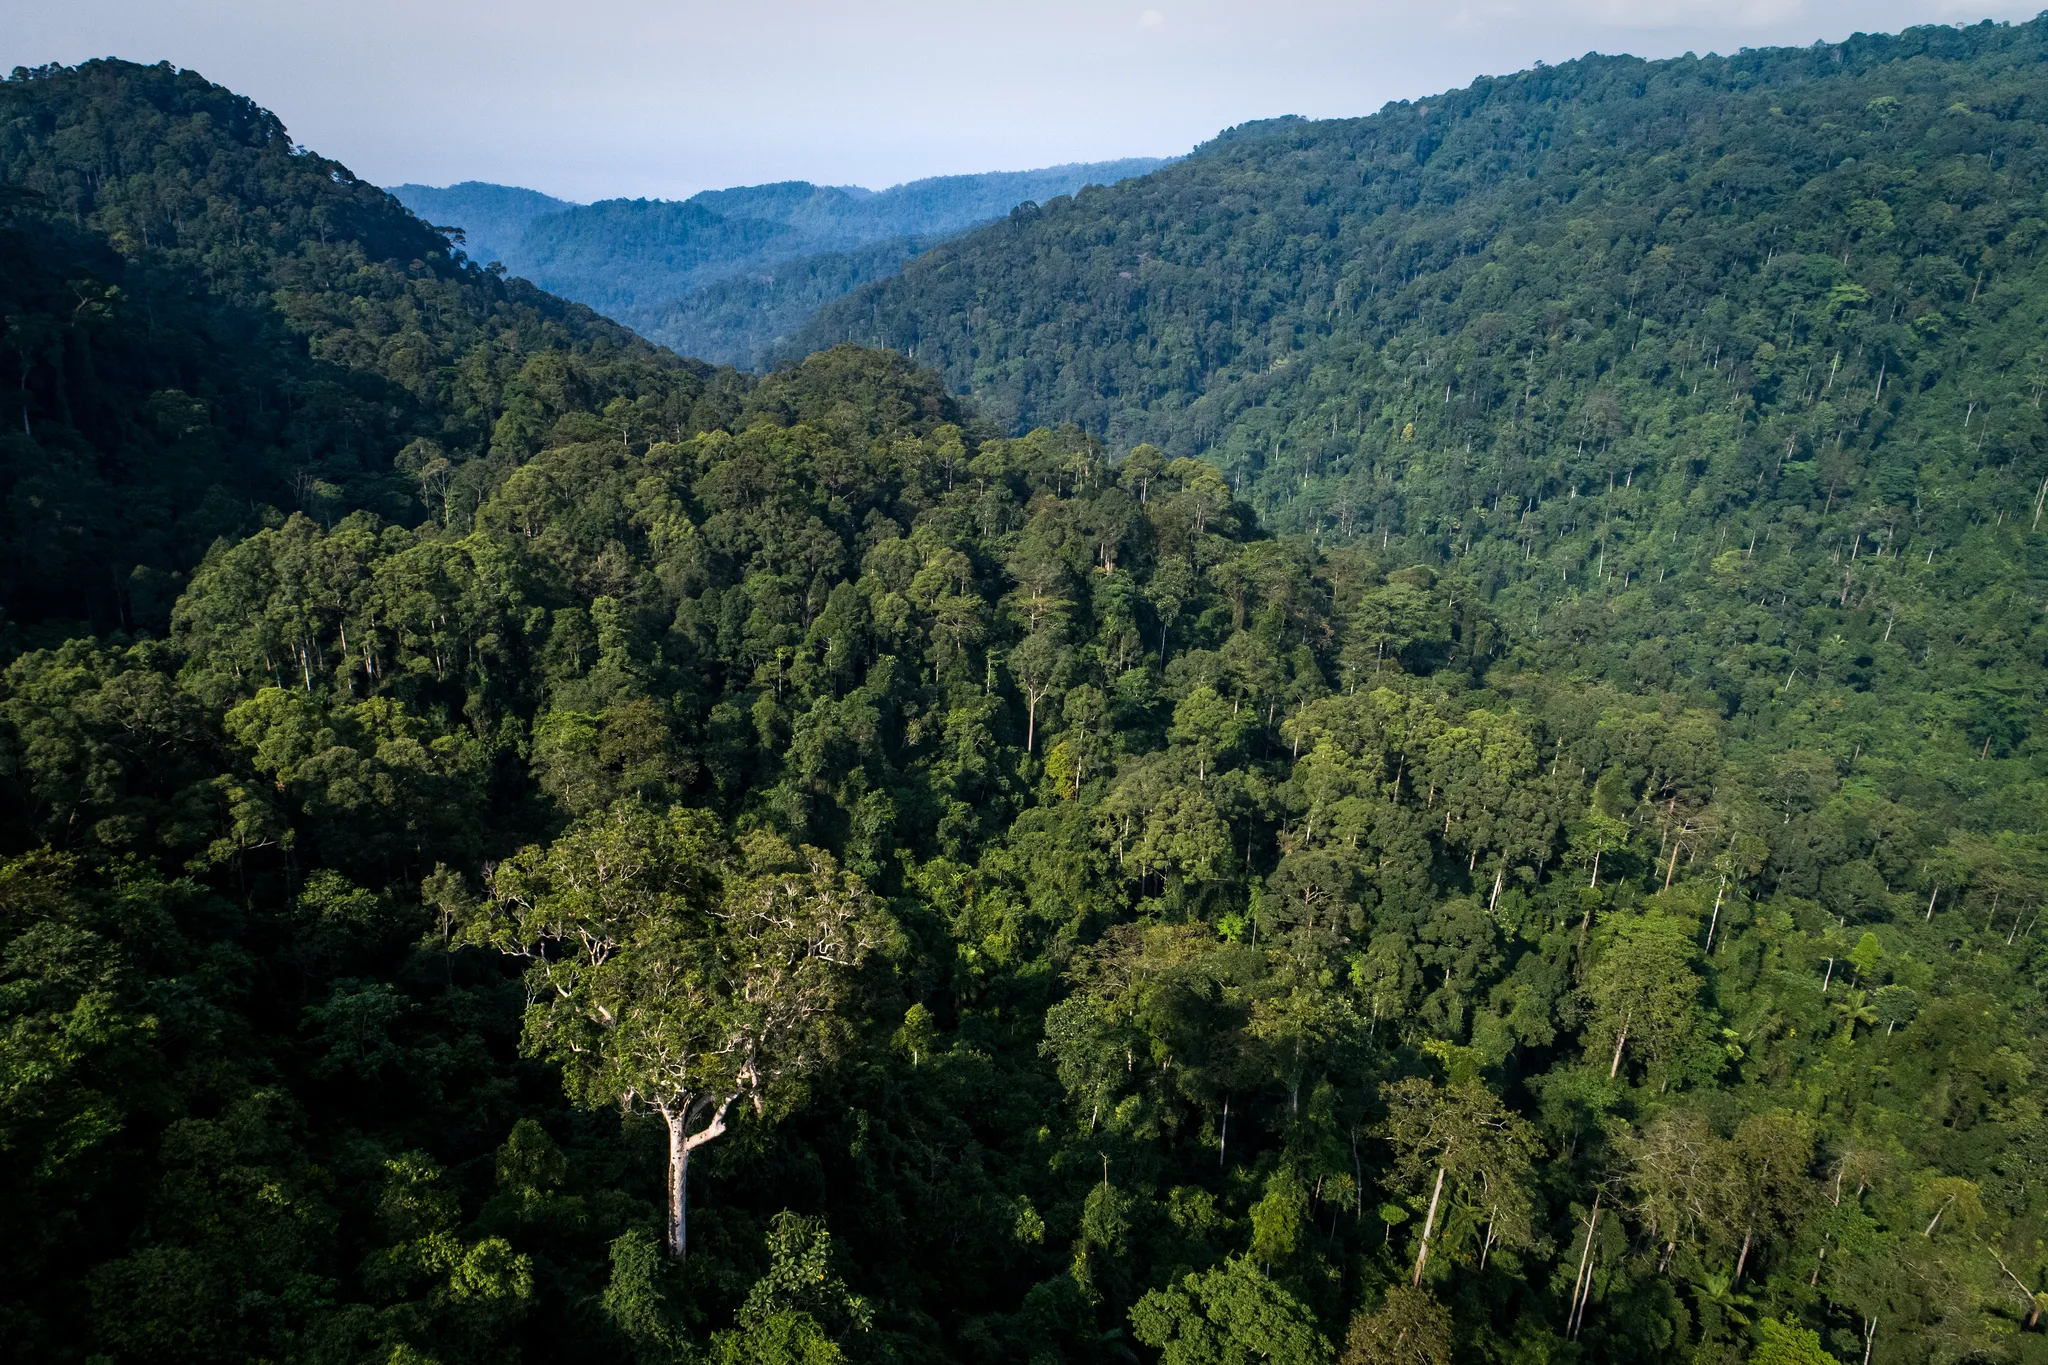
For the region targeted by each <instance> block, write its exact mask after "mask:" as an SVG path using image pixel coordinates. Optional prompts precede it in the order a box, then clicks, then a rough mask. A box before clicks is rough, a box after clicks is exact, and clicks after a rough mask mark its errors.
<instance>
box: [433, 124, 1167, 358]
mask: <svg viewBox="0 0 2048 1365" xmlns="http://www.w3.org/2000/svg"><path fill="white" fill-rule="evenodd" d="M1165 164H1166V162H1165V161H1163V160H1161V159H1159V158H1156V157H1151V158H1148V157H1135V158H1130V159H1127V160H1123V161H1101V162H1075V163H1071V164H1068V165H1063V166H1049V167H1046V168H1044V169H1042V170H1034V171H991V172H988V173H986V174H982V175H945V176H935V177H932V178H930V179H926V180H913V181H910V182H908V183H906V184H902V185H897V186H894V187H892V188H890V189H886V190H881V191H874V190H865V189H861V188H860V187H858V186H831V185H813V184H811V183H810V182H809V181H806V180H789V181H782V182H779V183H776V184H772V185H744V186H739V187H737V188H734V189H725V190H705V191H703V192H702V193H700V194H696V195H692V196H691V197H690V198H689V199H686V200H681V201H668V200H659V199H656V200H648V199H607V200H603V201H600V202H599V203H595V204H588V205H576V204H567V203H563V202H562V201H560V200H554V199H550V198H548V196H546V195H542V194H538V193H536V192H534V191H532V190H521V189H514V188H511V187H509V186H504V185H486V184H481V183H478V182H474V181H471V182H466V183H464V184H461V185H451V186H449V187H448V188H446V189H435V188H432V187H430V186H422V185H401V186H399V187H398V188H397V189H395V190H394V191H393V193H394V194H396V195H397V196H398V197H399V198H400V199H402V200H403V201H404V202H405V203H406V204H407V205H408V206H410V207H411V208H412V209H413V210H414V211H415V212H417V213H419V214H420V216H421V217H423V218H426V219H428V220H429V221H431V222H434V223H439V224H444V225H448V226H457V227H463V228H465V229H469V228H470V227H471V226H472V224H471V222H470V220H471V219H472V218H473V219H475V220H476V222H475V224H474V226H475V227H476V229H477V233H476V235H475V236H474V237H473V238H472V239H471V240H470V241H469V243H468V249H469V254H470V255H471V256H473V257H474V258H475V259H477V260H479V261H485V262H489V261H501V262H503V264H504V265H505V267H506V268H507V269H508V270H509V271H511V272H513V273H515V274H518V275H523V276H525V277H526V278H528V279H531V280H533V281H534V282H535V283H537V284H539V285H540V286H541V287H542V288H544V289H548V290H552V291H553V292H555V293H557V294H560V295H563V296H564V297H567V298H572V299H575V300H577V301H579V302H581V303H587V304H589V305H590V306H591V307H593V308H596V309H598V310H599V311H601V312H603V313H605V314H606V315H607V316H610V317H615V318H617V319H619V320H620V321H621V322H624V323H627V324H628V325H630V326H632V327H634V328H637V329H638V330H639V331H640V332H641V334H642V335H644V336H648V337H651V338H653V339H654V340H655V341H658V342H660V343H661V344H663V345H665V346H668V347H670V348H672V349H673V350H675V351H677V352H679V353H681V354H683V355H691V356H701V357H702V358H704V359H706V360H709V361H713V362H716V363H724V364H741V365H752V366H760V367H762V368H766V365H767V363H769V362H772V361H773V360H776V359H779V358H780V355H781V351H782V349H783V347H784V346H785V345H786V343H787V342H788V341H789V340H790V338H791V337H792V336H794V334H795V333H796V331H797V329H798V328H799V327H800V326H801V325H802V324H803V322H804V321H805V320H806V319H807V318H809V316H810V315H811V313H812V312H814V311H815V310H816V309H817V307H818V306H819V305H820V304H822V303H825V302H828V301H830V300H831V299H833V298H837V297H839V296H840V295H842V294H844V293H846V292H847V291H848V290H850V289H853V288H855V287H856V286H858V285H861V284H865V283H867V282H868V281H869V280H872V279H876V278H880V277H881V276H883V275H886V274H888V273H891V272H893V271H894V270H895V268H896V267H898V266H899V265H900V264H901V263H902V262H903V261H905V260H908V259H909V258H910V257H911V256H914V255H916V254H917V252H919V251H921V250H924V249H926V248H928V247H929V246H931V245H932V244H933V243H935V242H938V241H942V240H944V239H945V238H946V237H949V236H951V235H953V234H955V233H959V232H963V231H965V230H967V229H968V228H971V227H976V226H978V225H980V224H982V223H986V222H988V221H990V220H992V219H996V218H1000V217H1002V216H1003V215H1005V214H1007V213H1009V212H1010V210H1011V209H1013V208H1015V207H1016V206H1017V205H1019V204H1022V203H1029V202H1034V201H1036V200H1040V199H1050V198H1052V197H1054V196H1055V195H1061V194H1071V193H1072V192H1073V191H1075V190H1077V189H1079V188H1080V187H1081V186H1083V185H1089V184H1111V183H1113V182H1115V181H1118V180H1122V179H1124V178H1126V177H1129V176H1134V175H1143V174H1145V173H1146V172H1148V171H1152V170H1156V169H1158V168H1159V167H1160V166H1163V165H1165Z"/></svg>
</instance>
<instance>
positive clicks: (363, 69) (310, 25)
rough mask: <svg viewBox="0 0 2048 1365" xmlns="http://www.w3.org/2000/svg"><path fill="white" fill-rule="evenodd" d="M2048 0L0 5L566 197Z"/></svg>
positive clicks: (1184, 126)
mask: <svg viewBox="0 0 2048 1365" xmlns="http://www.w3.org/2000/svg"><path fill="white" fill-rule="evenodd" d="M2043 5H2048V0H2022V3H2002V2H2001V0H1349V3H1341V2H1339V0H1227V2H1223V3H1218V2H1217V0H1138V3H1135V4H1133V3H1122V2H1121V0H1030V3H1014V2H1013V0H951V2H950V3H939V2H938V0H868V2H867V3H863V2H862V0H722V2H721V3H703V2H702V0H577V2H576V3H573V4H565V3H563V2H562V0H438V2H437V3H433V4H425V3H422V2H421V0H212V3H200V2H199V0H6V3H5V4H4V5H0V9H4V10H5V11H6V13H5V14H0V69H6V68H12V67H14V66H17V65H29V66H34V65H40V64H42V63H45V62H53V61H54V62H65V63H70V62H77V61H81V60H84V59H86V58H90V57H99V56H117V57H126V58H129V59H131V60H135V61H144V62H155V61H164V60H168V61H171V62H174V63H176V64H177V65H179V66H184V67H190V68H193V69H195V70H198V71H200V72H202V73H204V74H205V75H206V76H208V77H210V78H211V79H213V80H215V81H218V82H220V83H221V84H223V85H227V86H229V87H231V88H233V89H235V90H237V91H240V92H241V93H243V94H246V95H248V96H250V97H251V98H253V99H255V100H256V101H258V102H259V103H261V104H263V105H265V106H266V107H268V108H270V109H271V110H273V111H275V112H276V113H277V114H278V116H279V117H281V118H282V119H283V120H284V121H285V123H286V125H287V126H288V127H289V128H290V129H291V130H292V135H293V137H294V138H295V139H296V140H297V141H299V142H300V143H302V144H304V145H305V146H308V147H311V148H313V149H315V150H317V151H320V152H322V153H324V154H326V155H328V156H331V157H334V158H336V159H337V160H340V161H342V162H343V163H345V164H347V165H348V166H349V167H350V168H351V169H352V170H354V171H355V172H356V173H357V174H358V175H361V176H363V177H365V178H366V179H369V180H372V181H374V182H376V183H379V184H385V185H394V184H400V183H404V182H408V181H411V182H418V183H424V184H433V185H440V184H447V183H449V182H452V181H456V180H492V181H497V182H499V183H503V184H513V185H526V186H530V187H532V188H534V189H539V190H544V191H546V192H547V193H550V194H554V195H558V196H560V197H562V198H565V199H574V200H579V201H589V200H594V199H600V198H611V197H619V196H625V197H637V196H647V197H657V198H683V197H685V196H688V195H690V194H693V193H695V192H696V191H698V190H700V189H710V188H717V187H721V186H727V185H740V184H759V183H763V182H768V181H775V180H794V179H803V180H814V181H819V182H821V183H828V184H860V185H867V186H870V187H873V188H882V187H884V186H887V185H891V184H896V183H900V182H902V181H905V180H911V179H917V178H920V177H923V176H928V175H946V174H957V173H962V172H971V171H984V170H1023V169H1027V168H1030V167H1035V166H1046V165H1054V164H1058V163H1061V162H1067V161H1100V160H1109V159H1112V158H1116V157H1125V156H1172V155H1177V154H1179V153H1182V152H1185V151H1187V150H1188V149H1189V148H1190V147H1192V146H1193V145H1194V144H1196V143H1197V142H1200V141H1203V140H1204V139H1206V138H1208V137H1211V136H1213V135H1214V134H1215V133H1216V132H1217V131H1218V130H1220V129H1222V128H1226V127H1229V126H1231V125H1233V124H1237V123H1242V122H1244V121H1246V120H1248V119H1257V118H1270V117H1273V116H1275V115H1279V114H1304V115H1307V116H1310V117H1343V116H1351V115H1358V114H1366V113H1370V112H1372V111H1373V110H1375V109H1378V108H1379V107H1380V106H1381V105H1383V104H1385V103H1387V102H1388V101H1389V100H1398V99H1412V98H1418V97H1421V96H1424V95H1429V94H1434V93H1436V92H1438V91H1440V90H1445V89H1450V88H1454V87H1457V86H1461V85H1464V84H1466V83H1467V82H1469V81H1471V80H1472V79H1473V78H1474V77H1477V76H1481V75H1499V74H1505V73H1508V72H1512V71H1518V70H1521V69H1523V68H1525V67H1528V66H1531V65H1533V64H1534V63H1536V62H1538V61H1543V62H1551V63H1556V62H1560V61H1565V60H1569V59H1570V58H1572V57H1576V56H1581V55H1583V54H1585V53H1586V52H1589V51H1600V52H1629V53H1634V54H1635V55H1638V56H1643V57H1664V56H1674V55H1677V54H1679V53H1683V52H1697V53H1701V54H1704V53H1707V52H1733V51H1735V50H1737V49H1739V48H1743V47H1763V46H1769V45H1775V44H1784V43H1790V44H1806V43H1811V42H1814V41H1816V40H1822V39H1825V40H1837V39H1840V38H1843V37H1846V36H1848V35H1849V34H1851V33H1854V32H1858V31H1863V32H1888V31H1896V30H1897V29H1900V28H1904V27H1908V26H1911V25H1913V24H1922V23H1961V22H1975V21H1978V20H1982V19H1987V18H1988V19H2008V20H2010V19H2025V18H2030V17H2032V16H2033V14H2034V13H2035V12H2037V10H2038V9H2040V8H2041V7H2042V6H2043Z"/></svg>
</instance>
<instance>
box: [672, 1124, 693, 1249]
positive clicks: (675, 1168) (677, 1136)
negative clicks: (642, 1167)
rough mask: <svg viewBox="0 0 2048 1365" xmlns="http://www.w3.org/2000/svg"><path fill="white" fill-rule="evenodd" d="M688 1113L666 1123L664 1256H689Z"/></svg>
mask: <svg viewBox="0 0 2048 1365" xmlns="http://www.w3.org/2000/svg"><path fill="white" fill-rule="evenodd" d="M688 1122H689V1118H688V1111H687V1110H685V1111H684V1112H683V1113H680V1114H677V1115H676V1116H675V1117H674V1118H672V1119H670V1120H669V1121H668V1254H669V1255H670V1256H673V1257H674V1258H675V1259H676V1260H678V1261H680V1260H682V1259H683V1258H684V1257H685V1256H688V1255H689V1254H690V1140H689V1135H688V1134H687V1133H685V1132H684V1131H683V1129H684V1126H685V1125H686V1124H687V1123H688Z"/></svg>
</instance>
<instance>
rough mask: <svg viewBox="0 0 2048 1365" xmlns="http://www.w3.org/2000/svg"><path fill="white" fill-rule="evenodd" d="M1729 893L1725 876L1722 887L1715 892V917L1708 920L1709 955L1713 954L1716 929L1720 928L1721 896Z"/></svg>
mask: <svg viewBox="0 0 2048 1365" xmlns="http://www.w3.org/2000/svg"><path fill="white" fill-rule="evenodd" d="M1727 894H1728V879H1727V878H1726V877H1723V878H1721V889H1720V890H1719V891H1716V892H1715V893H1714V917H1713V918H1712V919H1710V920H1708V921H1707V947H1706V951H1707V953H1708V955H1709V956H1711V955H1712V954H1713V951H1714V930H1715V929H1717V928H1719V927H1720V924H1721V897H1723V896H1725V895H1727Z"/></svg>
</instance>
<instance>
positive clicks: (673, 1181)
mask: <svg viewBox="0 0 2048 1365" xmlns="http://www.w3.org/2000/svg"><path fill="white" fill-rule="evenodd" d="M738 1098H739V1096H737V1095H728V1096H726V1097H725V1098H724V1099H723V1100H721V1101H719V1104H718V1108H717V1109H715V1110H713V1111H712V1114H711V1122H709V1123H707V1124H705V1125H704V1126H703V1127H702V1128H700V1129H699V1130H698V1131H696V1132H694V1133H693V1132H691V1131H690V1119H691V1117H692V1116H694V1115H698V1114H702V1113H703V1112H704V1111H705V1110H706V1109H708V1108H710V1106H711V1100H710V1098H709V1097H705V1098H702V1099H699V1100H697V1101H696V1102H695V1103H687V1102H686V1103H683V1104H680V1105H678V1106H676V1107H675V1108H674V1109H663V1110H662V1111H661V1116H662V1117H663V1118H664V1119H666V1120H667V1121H668V1254H669V1255H670V1256H672V1257H674V1258H675V1259H676V1260H678V1261H680V1260H682V1259H683V1258H684V1257H685V1256H688V1255H689V1254H690V1153H691V1152H694V1151H696V1150H697V1149H698V1148H699V1147H702V1146H703V1145H704V1144H705V1143H707V1142H709V1141H711V1139H713V1138H715V1137H717V1136H718V1135H719V1134H721V1133H723V1132H724V1131H725V1119H726V1115H728V1114H730V1113H731V1112H732V1105H733V1101H734V1100H736V1099H738Z"/></svg>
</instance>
